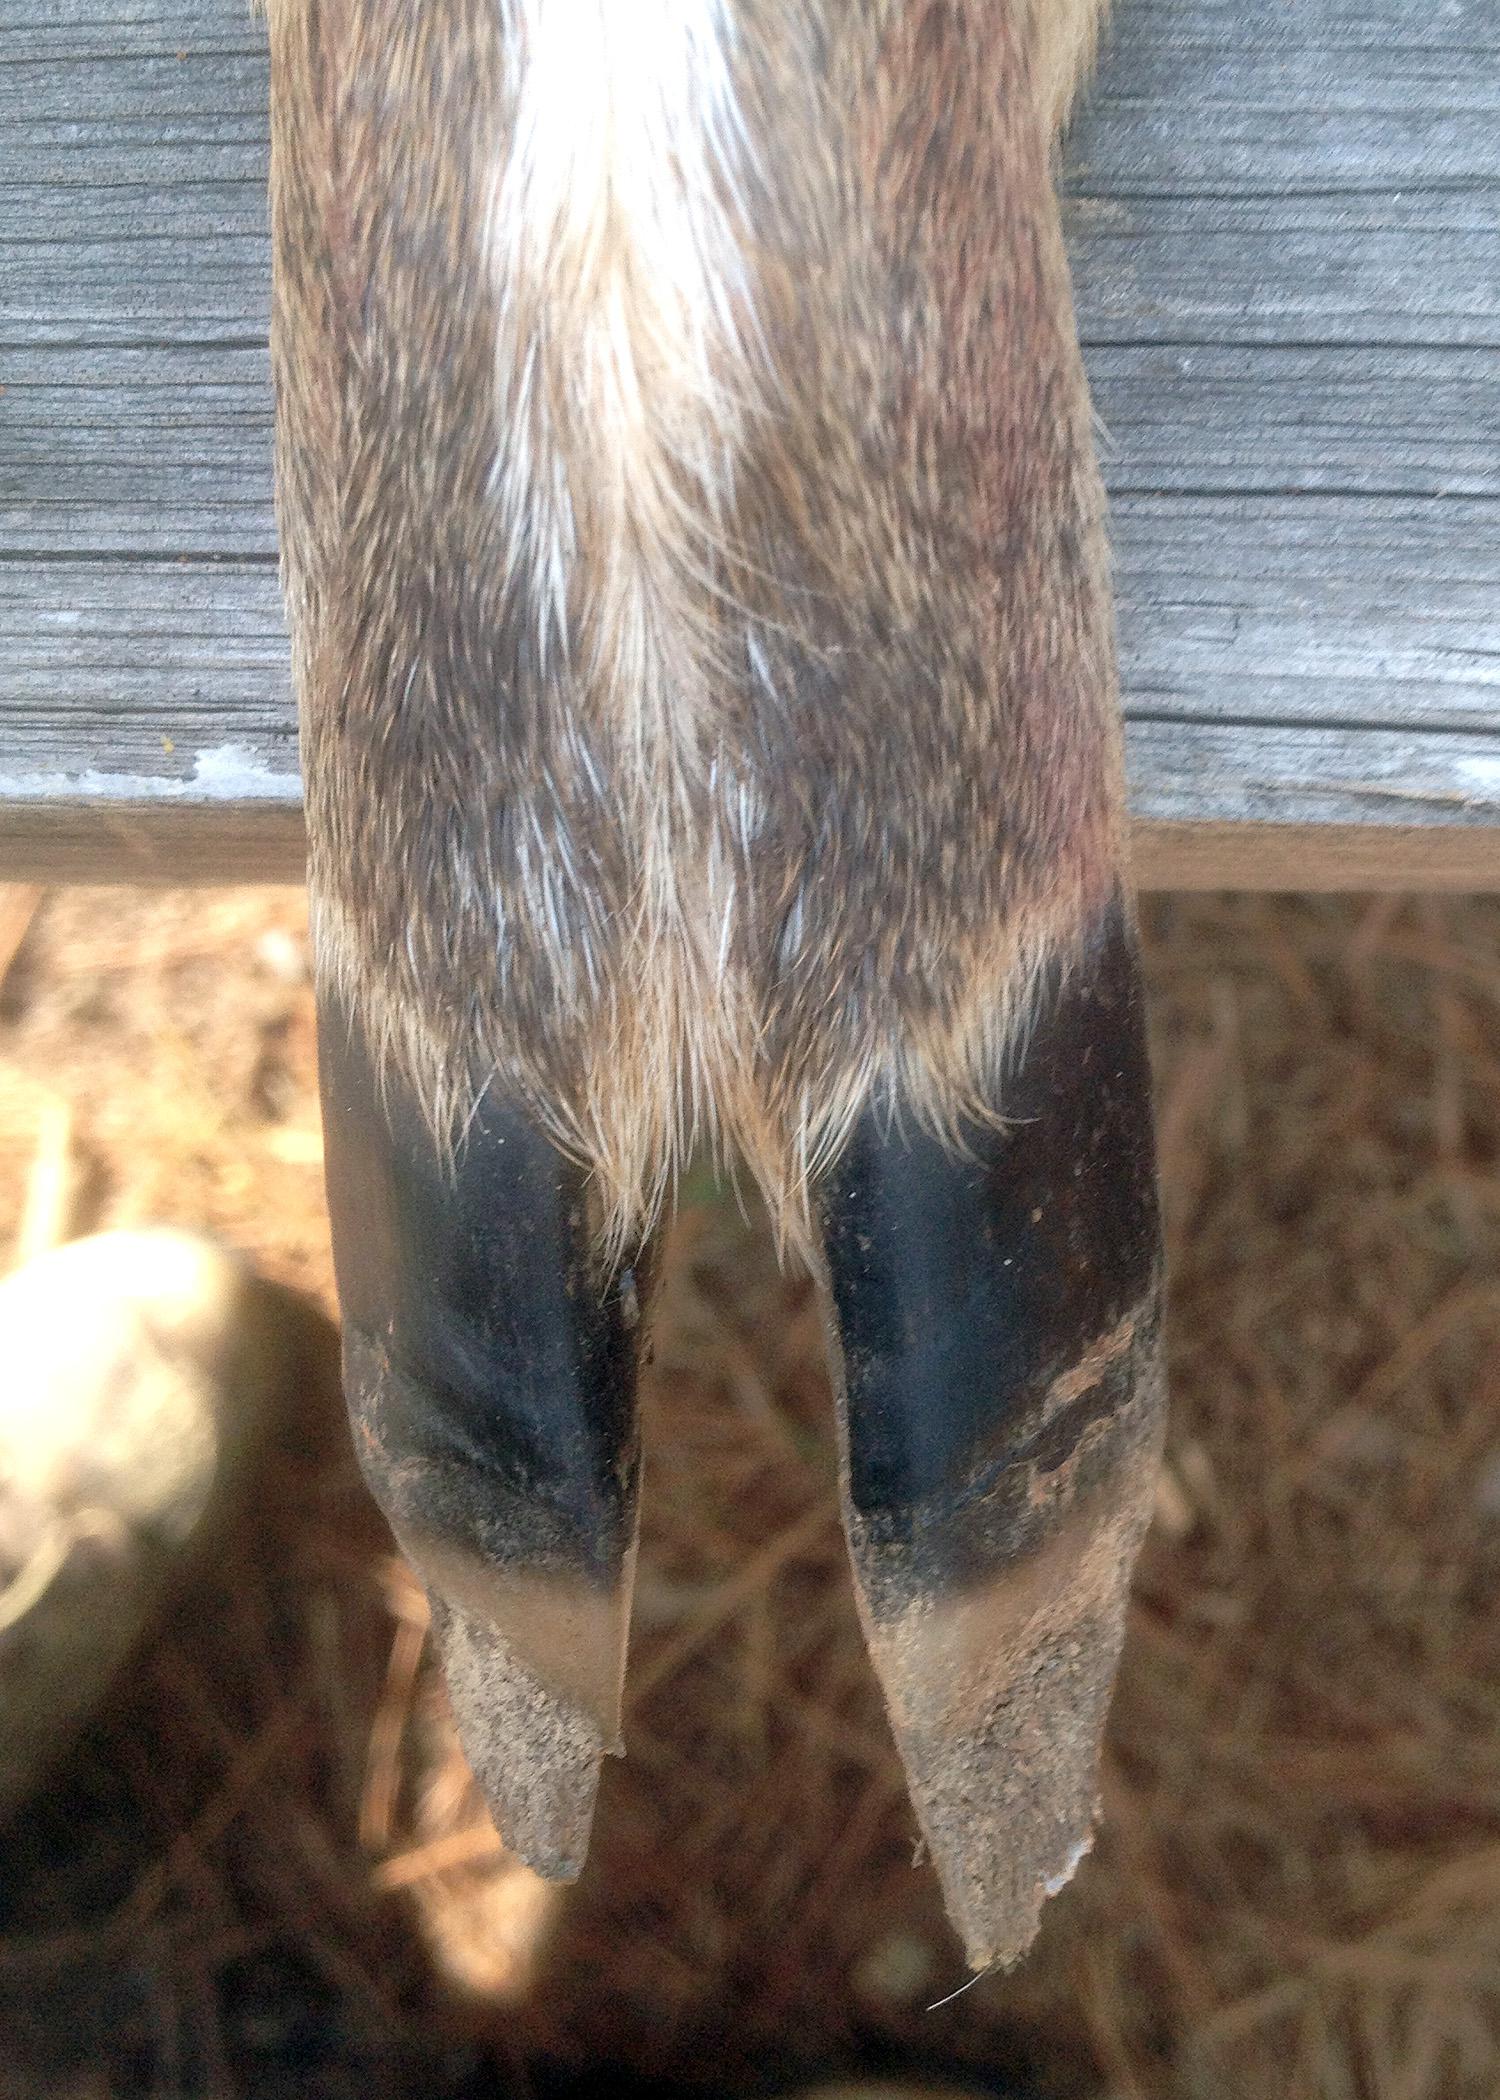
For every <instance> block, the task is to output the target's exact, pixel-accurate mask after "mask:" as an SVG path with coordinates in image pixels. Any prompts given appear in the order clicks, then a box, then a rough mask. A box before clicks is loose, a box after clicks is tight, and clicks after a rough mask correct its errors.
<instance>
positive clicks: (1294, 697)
mask: <svg viewBox="0 0 1500 2100" xmlns="http://www.w3.org/2000/svg"><path fill="white" fill-rule="evenodd" d="M265 101H266V68H265V53H264V44H263V38H262V35H261V32H260V30H259V27H258V25H257V24H256V23H255V22H253V21H252V20H251V19H250V17H249V14H248V12H247V10H246V8H245V7H244V5H243V0H193V4H191V5H190V4H189V0H52V4H49V5H47V6H46V7H45V8H44V7H43V6H42V0H18V4H17V5H16V7H15V8H13V9H12V10H10V11H9V12H8V14H7V16H6V18H5V20H4V22H3V23H0V194H3V196H4V198H5V208H4V212H3V215H0V389H3V391H0V873H3V874H7V875H12V876H21V877H29V878H37V879H61V878H70V879H75V880H96V881H97V880H110V879H122V878H131V879H139V878H143V877H157V876H160V877H163V878H173V879H176V878H183V879H193V880H200V879H201V880H229V879H235V878H241V877H243V878H249V879H262V878H288V879H291V878H295V876H296V874H297V872H298V870H299V869H300V865H301V853H302V833H301V818H300V796H299V791H298V783H297V774H296V742H295V726H294V721H293V714H292V706H291V699H290V692H289V682H288V671H287V652H286V642H285V636H284V631H283V627H282V622H281V612H280V604H279V599H278V594H277V585H276V574H275V532H274V525H273V520H272V515H271V478H270V431H271V404H270V392H269V380H268V367H267V358H266V351H265V336H266V320H267V311H268V253H267V238H266V224H265V196H264V188H265V160H266V118H265ZM1068 158H1069V186H1070V196H1071V206H1070V212H1071V232H1072V244H1073V256H1074V266H1075V273H1076V279H1077V287H1078V302H1079V316H1080V327H1081V331H1082V334H1083V338H1084V343H1085V348H1086V353H1087V356H1088V361H1089V369H1090V373H1091V377H1092V381H1093V385H1094V389H1095V395H1096V400H1097V403H1098V407H1099V412H1100V416H1101V419H1102V423H1103V425H1104V428H1105V432H1106V440H1105V455H1106V469H1107V474H1108V478H1109V482H1110V487H1111V493H1112V498H1113V505H1114V534H1115V544H1116V561H1117V574H1118V581H1119V592H1120V630H1121V650H1122V671H1123V678H1124V685H1125V691H1126V700H1127V713H1128V718H1129V724H1130V729H1129V752H1130V773H1131V794H1132V804H1133V809H1134V812H1135V817H1136V823H1137V860H1138V866H1139V869H1140V873H1141V875H1142V878H1143V880H1144V881H1146V882H1147V883H1158V882H1161V883H1167V882H1170V883H1187V884H1193V885H1201V884H1213V883H1220V882H1222V883H1226V884H1232V885H1243V886H1267V885H1270V886H1283V885H1285V886H1318V887H1339V886H1349V887H1361V888H1364V887H1386V886H1405V885H1408V884H1410V885H1416V886H1433V887H1451V886H1463V885H1473V886H1500V852H1497V844H1496V842H1497V839H1500V355H1497V347H1500V9H1497V8H1496V7H1495V5H1494V0H1443V4H1441V5H1435V4H1433V0H1420V4H1418V0H1293V4H1287V5H1281V6H1277V7H1275V8H1270V7H1245V6H1244V5H1243V4H1242V0H1117V22H1116V27H1115V30H1114V33H1113V38H1112V41H1111V44H1110V46H1109V48H1108V49H1107V51H1106V53H1105V56H1104V60H1103V63H1102V66H1101V71H1100V76H1099V81H1098V84H1097V87H1096V91H1095V93H1094V96H1093V99H1092V102H1091V105H1090V107H1089V109H1088V110H1087V112H1086V113H1085V116H1084V118H1083V120H1082V122H1081V123H1080V125H1079V126H1078V127H1077V129H1076V130H1075V133H1074V136H1073V138H1072V140H1071V141H1070V147H1069V156H1068Z"/></svg>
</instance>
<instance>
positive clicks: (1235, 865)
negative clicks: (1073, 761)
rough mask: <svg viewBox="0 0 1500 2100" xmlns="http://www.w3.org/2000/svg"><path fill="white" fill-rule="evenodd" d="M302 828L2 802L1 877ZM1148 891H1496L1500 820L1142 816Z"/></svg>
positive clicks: (246, 875)
mask: <svg viewBox="0 0 1500 2100" xmlns="http://www.w3.org/2000/svg"><path fill="white" fill-rule="evenodd" d="M305 846H306V841H305V834H304V831H303V824H302V809H301V804H300V800H299V798H298V791H297V783H296V781H295V779H292V780H290V781H289V783H288V792H287V793H286V795H284V796H279V797H275V798H272V797H267V798H266V799H265V800H262V801H254V802H235V803H233V804H230V805H226V804H224V803H223V802H212V801H200V800H189V799H186V798H181V797H180V791H179V797H178V799H174V800H166V799H163V800H161V801H151V800H141V801H129V800H117V799H116V798H114V797H107V798H100V799H98V800H88V801H84V800H80V801H64V800H62V799H59V800H56V801H54V800H51V799H50V798H49V799H48V800H46V801H41V800H36V801H32V800H27V801H24V802H13V803H0V880H5V881H10V882H50V883H141V884H153V883H159V884H166V883H184V884H208V883H260V882H266V883H271V882H284V883H298V882H301V881H302V880H303V876H304V872H305V869H304V862H305ZM1132 846H1133V861H1134V870H1135V879H1136V882H1137V884H1138V886H1139V887H1140V888H1141V889H1143V890H1211V889H1230V890H1360V891H1375V890H1430V891H1439V890H1450V891H1451V890H1459V891H1462V890H1469V891H1500V825H1487V824H1473V823H1470V824H1420V825H1417V824H1382V823H1367V824H1271V823H1254V822H1228V821H1216V820H1212V819H1209V820H1206V821H1204V822H1201V823H1197V822H1192V821H1184V822H1175V823H1174V822H1166V821H1163V820H1161V819H1159V818H1152V817H1139V818H1137V819H1136V820H1135V823H1134V825H1133V827H1132Z"/></svg>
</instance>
